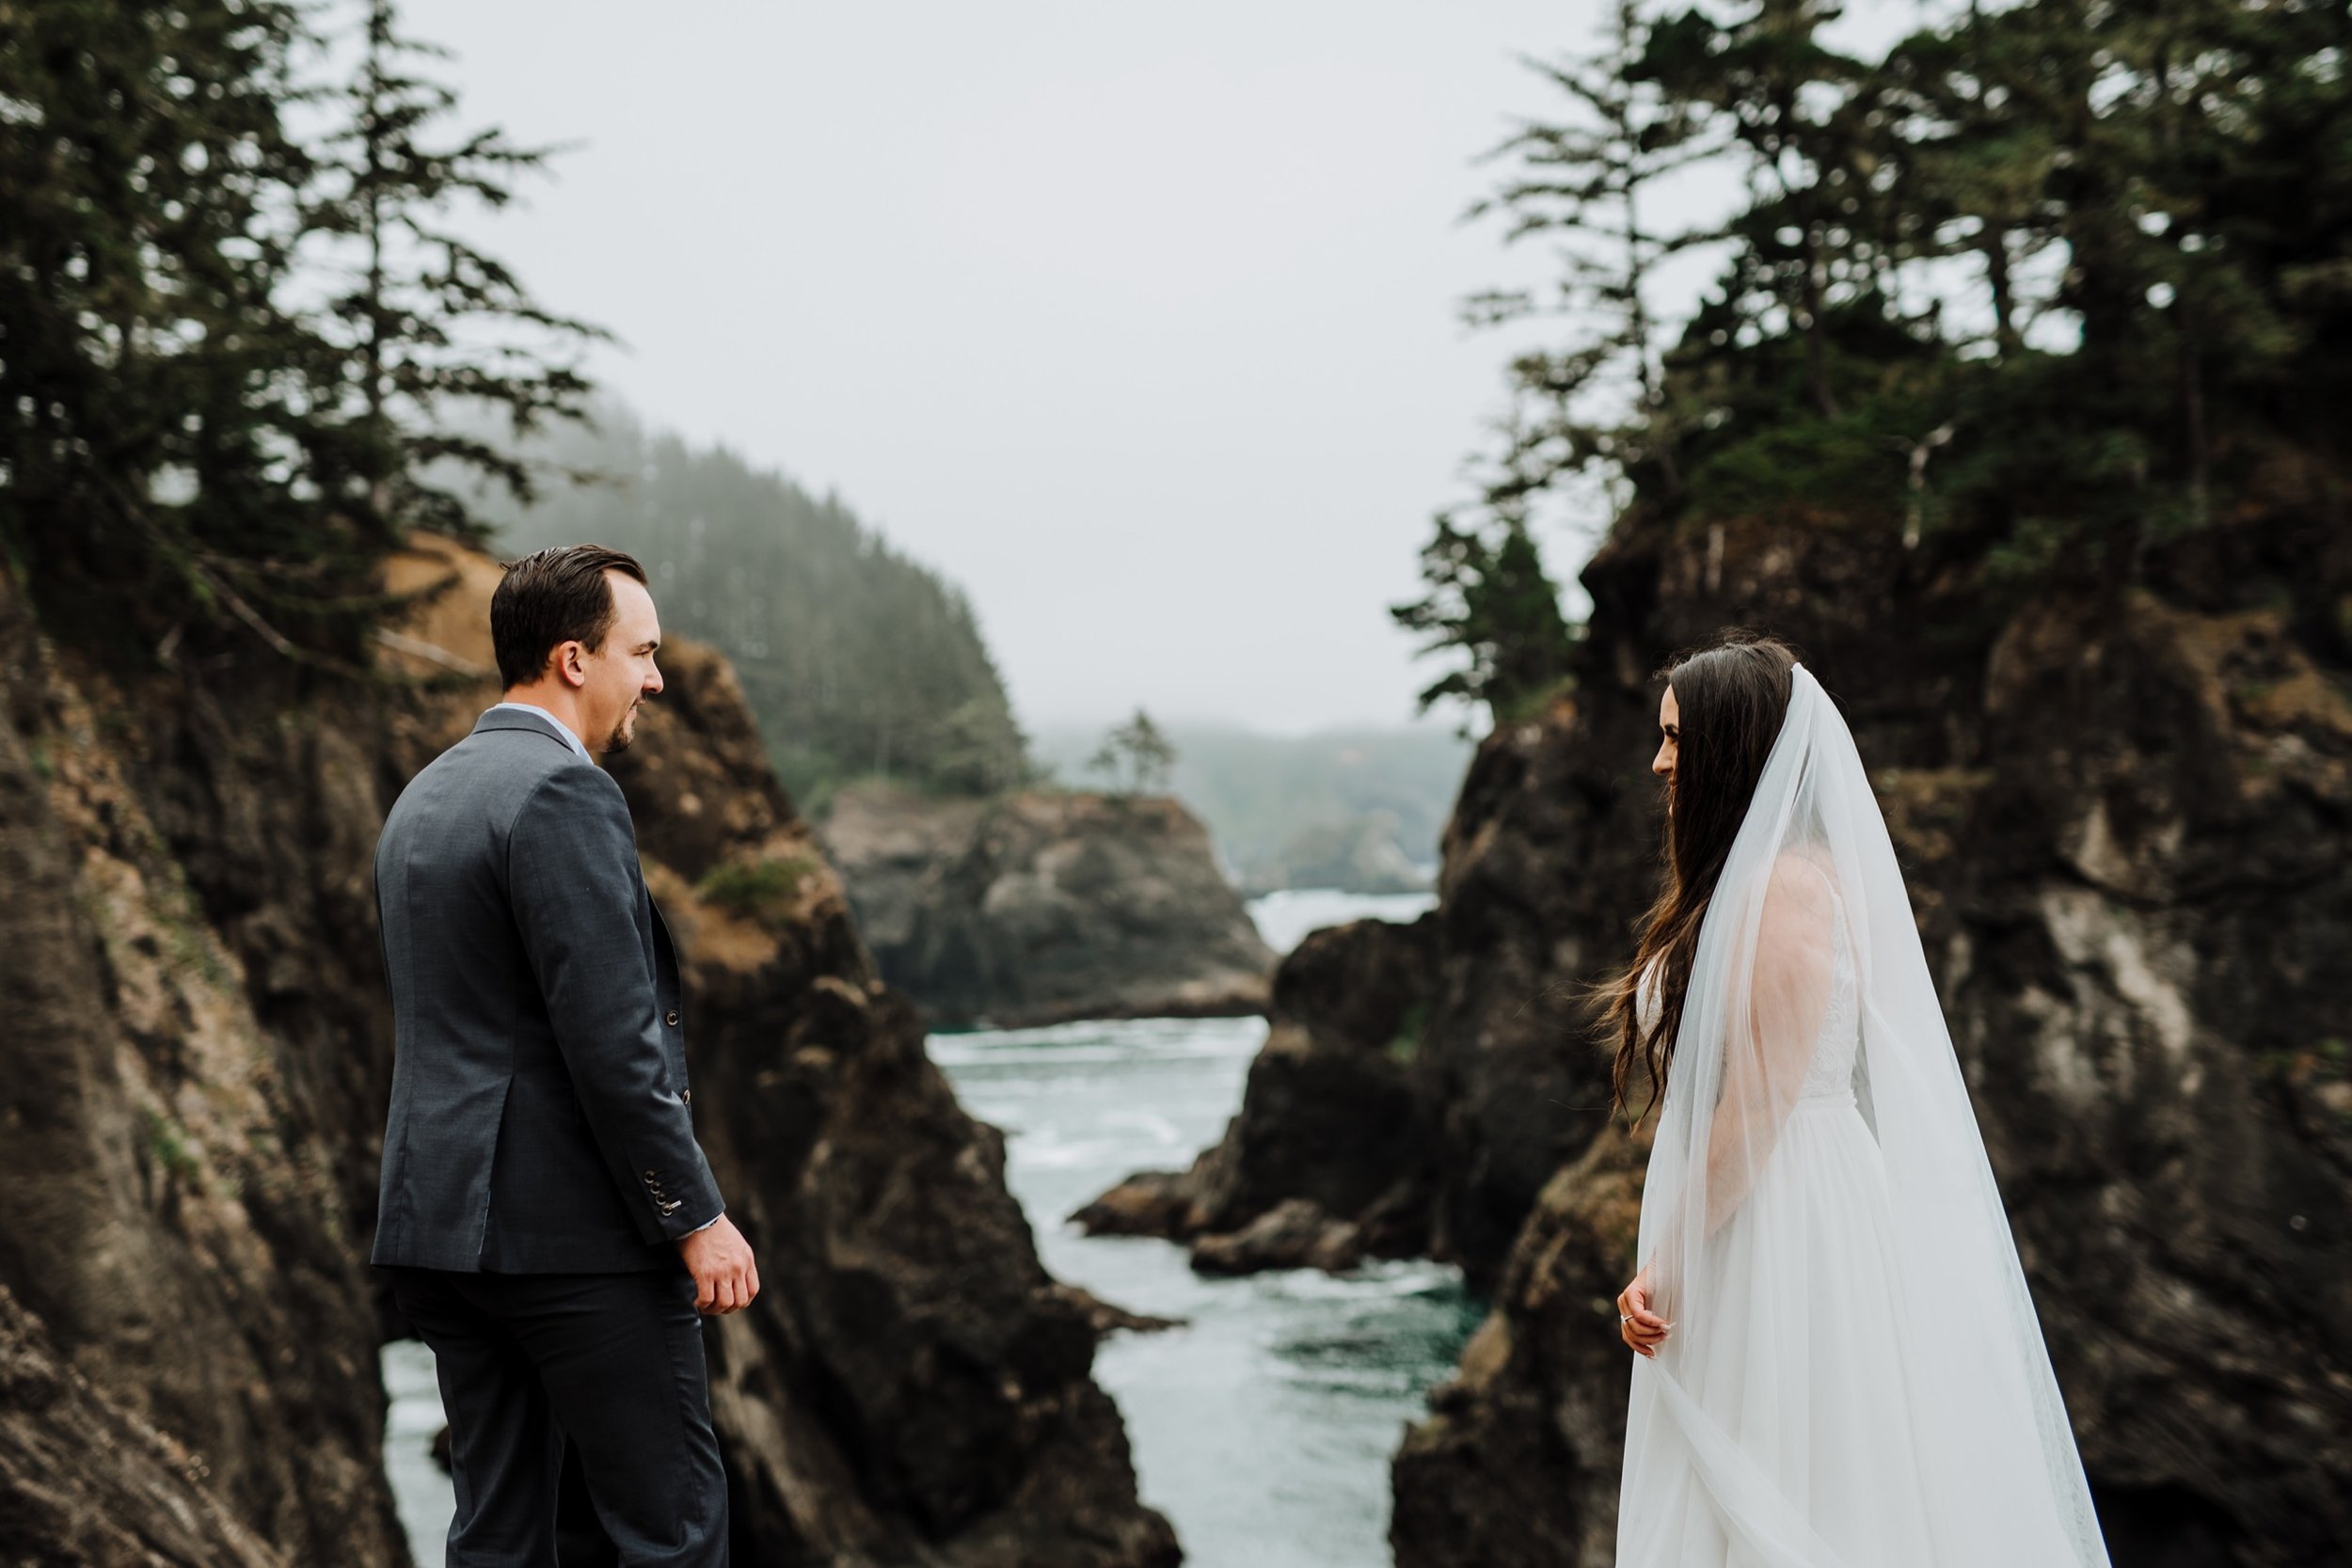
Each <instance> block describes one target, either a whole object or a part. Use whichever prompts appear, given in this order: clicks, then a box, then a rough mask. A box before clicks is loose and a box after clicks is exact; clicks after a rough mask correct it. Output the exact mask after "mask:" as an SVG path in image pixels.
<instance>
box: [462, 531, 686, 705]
mask: <svg viewBox="0 0 2352 1568" xmlns="http://www.w3.org/2000/svg"><path fill="white" fill-rule="evenodd" d="M607 572H626V573H628V575H629V576H630V577H633V578H636V579H637V580H638V581H639V582H644V581H645V569H644V567H643V566H641V565H639V564H638V563H637V558H636V557H635V556H633V555H630V554H628V552H627V551H625V550H616V549H612V548H609V547H607V546H603V545H559V546H556V547H555V548H553V549H547V550H541V551H539V552H538V553H537V554H535V555H527V556H524V557H523V558H522V559H521V560H520V561H510V562H507V563H506V576H505V577H504V578H501V580H500V582H499V585H498V591H497V592H496V593H494V594H491V595H490V646H491V647H492V648H494V649H496V650H497V652H498V661H499V679H500V680H501V681H503V682H504V683H505V684H506V685H508V686H510V687H514V686H526V685H529V684H530V683H531V682H532V681H534V680H537V679H538V678H539V673H540V672H541V671H542V670H545V669H546V668H547V667H548V655H549V654H550V653H553V652H554V651H555V647H556V644H558V643H560V642H579V643H580V644H582V645H583V646H585V647H586V648H587V649H588V651H589V652H591V653H594V652H596V650H597V649H598V648H601V647H602V646H604V634H605V633H606V632H608V631H610V630H612V619H613V609H612V584H611V583H610V582H607V581H606V580H605V577H604V574H605V573H607ZM648 586H650V584H648Z"/></svg>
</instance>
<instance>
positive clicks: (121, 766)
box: [0, 582, 407, 1568]
mask: <svg viewBox="0 0 2352 1568" xmlns="http://www.w3.org/2000/svg"><path fill="white" fill-rule="evenodd" d="M145 699H146V694H145V693H142V692H138V691H128V692H126V691H124V690H122V689H118V688H116V687H114V686H112V685H111V684H110V683H109V682H107V681H106V680H105V679H104V678H103V676H101V675H98V674H96V673H92V672H90V671H87V670H86V669H82V668H80V667H78V666H74V665H72V664H70V663H68V662H66V661H63V660H61V659H60V658H58V657H56V655H55V654H53V653H52V652H51V651H50V650H49V649H48V648H46V647H45V646H44V644H43V643H42V641H41V640H40V638H39V637H38V636H37V635H36V633H35V630H34V628H33V626H32V624H31V621H30V618H29V616H28V615H27V614H26V613H25V611H24V607H23V604H22V601H21V600H20V599H19V598H18V597H17V596H16V594H15V593H14V591H13V589H12V588H10V587H8V585H7V584H6V583H5V582H0V712H4V713H5V721H4V722H0V879H5V885H6V887H7V889H8V895H7V896H6V897H5V898H0V1011H5V1014H6V1016H7V1017H8V1021H9V1022H8V1030H7V1033H6V1036H5V1040H4V1041H0V1180H5V1181H6V1184H7V1187H8V1191H9V1194H10V1198H9V1201H8V1204H7V1205H6V1206H5V1207H0V1288H5V1291H6V1292H11V1293H12V1296H13V1300H12V1303H11V1305H10V1306H9V1307H8V1314H9V1315H8V1323H7V1324H6V1326H5V1330H4V1331H0V1332H4V1335H5V1338H7V1339H8V1345H9V1350H8V1354H9V1355H10V1356H12V1357H13V1356H21V1357H24V1358H26V1359H25V1362H24V1364H27V1365H39V1366H41V1367H47V1368H49V1369H50V1370H49V1371H45V1372H41V1373H40V1375H39V1377H38V1378H37V1379H36V1380H35V1382H33V1383H27V1384H24V1389H26V1390H34V1391H38V1390H40V1389H47V1390H48V1392H47V1393H44V1394H42V1396H41V1397H42V1399H43V1400H44V1401H46V1402H44V1403H41V1404H40V1405H38V1406H37V1407H36V1406H34V1405H26V1404H21V1403H20V1402H18V1401H17V1400H16V1399H13V1398H8V1399H0V1411H8V1412H11V1414H9V1415H8V1417H7V1418H8V1420H10V1421H11V1422H12V1423H15V1431H16V1436H15V1439H14V1441H15V1442H16V1443H17V1444H19V1445H20V1446H19V1448H18V1449H17V1451H18V1453H19V1454H20V1455H21V1456H40V1455H45V1456H46V1458H35V1457H24V1465H25V1466H27V1467H25V1468H14V1469H12V1468H11V1466H10V1465H9V1464H8V1463H7V1462H5V1461H0V1559H5V1560H8V1561H41V1562H48V1561H53V1560H54V1561H59V1562H80V1561H89V1562H94V1563H95V1562H113V1561H139V1562H146V1561H150V1560H155V1561H212V1560H218V1561H222V1562H245V1561H247V1560H262V1557H263V1556H264V1555H265V1554H264V1553H263V1549H262V1546H261V1545H260V1543H262V1542H267V1543H269V1544H271V1545H273V1546H275V1547H276V1548H277V1549H278V1551H280V1552H282V1553H283V1554H284V1555H285V1556H286V1558H287V1559H288V1560H293V1561H301V1562H314V1561H315V1562H324V1561H334V1562H346V1563H352V1564H358V1565H363V1568H392V1565H395V1564H400V1563H405V1561H406V1560H407V1549H406V1546H405V1544H404V1543H403V1542H402V1540H401V1536H400V1531H399V1527H398V1524H397V1522H396V1520H395V1519H394V1517H393V1513H392V1510H391V1506H390V1499H389V1495H388V1493H387V1492H386V1490H385V1487H384V1483H383V1479H382V1466H381V1462H380V1455H379V1452H378V1434H379V1433H380V1432H381V1431H382V1425H383V1410H384V1396H383V1390H382V1387H381V1386H380V1385H379V1383H378V1381H377V1376H376V1370H375V1369H376V1362H375V1355H376V1345H377V1333H376V1321H375V1314H374V1312H373V1308H372V1307H371V1306H370V1298H369V1290H368V1284H367V1281H366V1279H365V1277H364V1275H363V1272H362V1269H361V1266H360V1252H359V1250H358V1227H357V1216H356V1215H355V1213H354V1211H353V1208H352V1204H351V1201H350V1194H351V1193H352V1192H353V1191H354V1190H355V1188H356V1183H354V1182H350V1181H348V1180H346V1179H347V1178H349V1177H351V1176H352V1175H353V1174H354V1173H355V1172H356V1171H357V1170H358V1168H359V1167H360V1166H362V1165H364V1164H366V1163H367V1161H368V1155H367V1154H366V1152H365V1151H366V1150H367V1149H368V1148H370V1147H371V1136H372V1135H371V1134H370V1133H368V1132H364V1131H362V1130H361V1129H360V1128H359V1127H358V1126H357V1125H355V1123H356V1122H357V1119H358V1115H359V1112H358V1109H357V1107H358V1105H359V1104H360V1103H361V1102H362V1101H363V1100H364V1093H365V1091H364V1088H363V1087H362V1085H365V1084H366V1083H367V1082H368V1081H369V1079H370V1077H371V1075H372V1073H373V1070H374V1063H373V1059H372V1053H374V1052H377V1051H382V1052H384V1053H386V1056H385V1060H387V1061H389V1028H388V1027H387V1028H376V1027H372V1026H371V1025H370V1024H369V1023H367V1022H355V1024H354V1027H353V1028H352V1029H351V1031H350V1033H348V1034H344V1035H341V1036H340V1037H336V1038H335V1039H334V1042H333V1049H332V1050H331V1051H329V1050H326V1049H322V1048H319V1047H318V1045H317V1042H316V1040H315V1038H314V1037H313V1036H312V1034H311V1031H312V1030H313V1029H314V1028H322V1027H323V1026H324V1022H325V1021H326V1019H328V1018H330V1017H332V1016H334V1015H335V1013H336V1011H337V1010H338V1008H337V1006H336V1005H335V1004H332V1003H326V1004H324V1005H322V1004H321V1003H320V1002H319V1000H318V999H320V998H323V997H326V996H329V995H330V994H331V993H334V992H336V991H337V990H339V989H340V990H342V991H344V992H347V993H350V992H356V993H358V994H361V995H364V994H366V992H365V991H364V990H360V988H361V986H362V984H363V983H366V984H373V986H375V987H376V988H377V989H378V990H380V988H381V980H380V978H377V979H373V980H372V981H363V976H364V975H365V974H366V971H367V968H368V966H369V965H370V962H371V960H370V958H369V957H368V955H369V954H370V953H371V952H372V950H373V934H372V933H373V927H372V926H358V927H351V926H347V925H343V924H341V923H340V922H339V921H338V920H337V919H336V918H335V916H336V915H337V914H338V913H340V912H342V911H343V908H344V906H343V902H342V898H341V894H342V891H343V889H344V887H345V885H346V884H347V875H346V872H347V868H344V867H339V866H336V865H335V864H333V863H332V857H333V855H334V852H335V847H336V843H337V840H336V836H335V831H334V830H333V829H332V828H323V827H321V826H320V825H318V824H317V822H316V820H315V819H314V818H312V817H311V815H310V814H311V812H312V809H313V808H314V807H316V806H317V805H318V804H319V802H320V800H321V798H322V797H321V789H322V784H323V781H325V780H327V779H335V780H338V781H340V782H342V783H343V784H352V783H354V781H353V780H352V779H351V778H350V776H349V775H348V774H346V773H345V772H344V770H343V768H342V763H343V762H344V761H346V760H348V753H347V752H345V751H344V750H343V749H342V747H341V746H340V745H339V744H338V743H337V742H336V741H335V739H333V738H332V737H326V736H321V735H319V734H318V733H316V732H315V731H310V730H306V729H304V728H300V727H295V726H287V727H282V728H281V727H280V726H278V725H275V724H272V725H268V726H266V727H262V728H260V729H258V730H253V731H245V732H239V731H236V730H234V729H232V728H230V727H229V726H226V725H224V724H222V723H221V722H220V721H221V719H222V714H223V710H222V709H221V708H220V707H218V706H217V705H198V704H193V703H183V704H178V705H171V706H168V707H167V706H164V705H155V704H151V703H150V702H148V701H147V700H145ZM370 798H371V797H370V795H369V793H368V791H367V789H366V787H365V775H364V770H362V771H361V773H360V774H359V776H358V779H357V781H356V787H355V788H354V790H353V793H352V798H351V800H350V802H349V804H348V805H346V806H343V807H341V808H340V809H344V810H348V811H351V812H354V813H358V812H364V811H365V810H366V809H368V802H369V800H370ZM230 802H235V803H234V804H230ZM246 809H250V810H252V811H254V812H255V813H256V816H252V817H247V818H244V819H243V820H238V819H237V817H236V813H237V812H239V811H240V810H246ZM207 812H209V813H211V814H212V819H213V820H215V821H217V822H222V823H224V824H225V827H226V831H225V832H223V834H222V837H221V838H220V839H218V840H214V841H210V842H209V843H208V845H207V852H205V853H202V854H196V855H191V854H188V853H186V852H184V851H183V843H184V842H185V841H184V840H183V838H182V837H181V833H182V832H183V830H184V829H185V828H186V826H187V825H188V824H189V823H191V822H192V821H195V820H197V819H199V816H200V815H202V814H205V813H207ZM273 815H275V816H277V820H276V822H275V824H274V831H273V825H272V824H271V822H270V820H269V819H270V817H271V816H273ZM345 842H349V843H356V842H358V835H354V836H351V837H349V838H347V839H346V840H345ZM312 852H315V853H316V854H318V855H320V856H321V857H323V858H324V859H325V860H326V863H310V864H306V863H304V858H305V856H306V854H307V853H312ZM248 856H249V857H253V858H252V859H251V860H248V859H247V857H248ZM273 856H274V858H275V859H276V860H277V862H278V865H279V866H280V867H281V868H282V869H283V870H285V871H286V872H287V873H288V875H286V876H284V877H283V878H282V879H280V880H278V882H277V883H276V885H275V886H274V887H272V888H271V891H270V895H269V897H268V898H267V899H264V898H262V897H261V896H259V895H258V893H259V890H260V889H261V888H262V887H263V886H267V885H269V884H270V879H269V878H268V877H267V876H266V875H265V874H264V871H263V868H262V863H266V862H267V861H268V860H269V859H270V858H272V857H273ZM345 933H353V934H356V936H357V939H358V940H357V941H348V940H346V938H345ZM355 1059H356V1060H355ZM378 1126H379V1127H380V1117H378ZM371 1201H372V1200H371ZM28 1375H29V1374H28ZM91 1388H95V1389H96V1390H99V1391H100V1392H99V1393H98V1394H96V1395H93V1394H91V1393H90V1392H89V1390H90V1389H91ZM27 1397H29V1396H27ZM94 1400H95V1401H96V1402H95V1403H94V1402H93V1401H94ZM100 1404H103V1405H104V1406H105V1407H106V1408H108V1409H112V1410H115V1411H117V1412H119V1416H117V1417H109V1416H106V1415H104V1414H103V1412H102V1411H101V1410H100V1409H99V1405H100ZM110 1422H111V1423H112V1425H109V1423H110ZM125 1422H128V1423H131V1424H133V1425H136V1426H138V1427H140V1428H141V1429H142V1430H144V1429H148V1428H151V1429H153V1431H155V1432H157V1433H162V1434H164V1435H163V1437H162V1438H161V1439H160V1441H162V1442H163V1443H164V1444H165V1445H166V1446H167V1448H170V1449H172V1450H173V1452H175V1453H176V1454H177V1455H178V1457H177V1458H176V1459H174V1460H172V1461H171V1462H170V1464H169V1465H159V1464H158V1462H157V1461H156V1460H155V1459H154V1457H153V1453H154V1451H155V1450H153V1449H151V1447H148V1448H133V1447H120V1448H119V1449H118V1448H115V1447H110V1446H109V1445H107V1444H106V1443H103V1442H101V1441H100V1436H101V1434H103V1433H107V1432H111V1431H115V1430H118V1429H120V1428H122V1426H123V1423H125ZM126 1441H127V1440H126ZM167 1471H168V1475H167ZM199 1496H200V1497H202V1498H204V1499H208V1500H207V1501H205V1502H204V1503H203V1504H202V1506H200V1507H199V1506H198V1505H197V1504H195V1503H192V1502H190V1501H189V1500H188V1499H189V1498H190V1497H199ZM85 1505H87V1506H90V1507H98V1506H102V1505H103V1508H104V1509H105V1510H106V1511H107V1512H108V1513H109V1515H110V1516H109V1517H107V1518H103V1519H99V1518H88V1517H80V1515H79V1514H78V1513H77V1511H78V1510H80V1509H82V1508H83V1507H84V1506H85ZM77 1517H79V1518H80V1522H79V1523H74V1524H72V1528H65V1527H64V1526H63V1525H60V1524H59V1523H58V1522H59V1521H60V1520H65V1521H68V1522H69V1523H71V1521H72V1520H73V1519H74V1518H77ZM226 1521H233V1522H234V1524H233V1526H231V1525H230V1524H229V1523H227V1522H226ZM61 1528H62V1529H64V1531H65V1532H64V1533H62V1534H60V1533H58V1530H59V1529H61ZM20 1540H22V1541H24V1542H25V1543H27V1544H23V1545H19V1544H18V1543H19V1541H20ZM142 1543H145V1545H142ZM52 1545H54V1547H55V1550H56V1552H57V1553H59V1554H62V1555H59V1556H56V1557H54V1558H53V1557H51V1556H47V1555H43V1554H44V1553H45V1552H46V1551H47V1550H49V1549H50V1547H51V1546H52ZM150 1546H151V1548H152V1550H153V1551H154V1552H155V1553H156V1554H158V1555H157V1556H156V1557H154V1558H152V1559H150V1558H147V1557H142V1556H139V1555H137V1553H138V1552H140V1551H142V1550H146V1549H149V1547H150Z"/></svg>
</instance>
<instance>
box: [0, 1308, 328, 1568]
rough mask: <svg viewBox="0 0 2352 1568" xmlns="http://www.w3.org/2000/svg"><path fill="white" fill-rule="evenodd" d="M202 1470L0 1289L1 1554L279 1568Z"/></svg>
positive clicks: (97, 1567)
mask: <svg viewBox="0 0 2352 1568" xmlns="http://www.w3.org/2000/svg"><path fill="white" fill-rule="evenodd" d="M204 1474H205V1466H204V1463H203V1461H202V1460H201V1459H200V1458H199V1457H198V1456H197V1455H195V1454H193V1453H190V1452H189V1451H188V1449H186V1448H184V1447H183V1446H182V1445H181V1444H179V1443H177V1442H175V1441H173V1440H172V1439H171V1438H170V1437H168V1436H167V1435H166V1434H165V1433H161V1432H158V1431H157V1430H156V1429H155V1428H153V1427H152V1426H150V1425H149V1424H148V1423H147V1422H146V1421H144V1420H141V1419H140V1418H138V1417H136V1416H135V1415H133V1414H131V1413H130V1412H129V1411H127V1410H125V1409H123V1408H122V1407H121V1406H119V1405H118V1404H117V1403H116V1402H113V1401H111V1400H109V1399H107V1398H106V1397H105V1396H104V1395H103V1394H102V1393H100V1392H99V1391H98V1390H97V1389H96V1388H94V1387H92V1386H90V1383H89V1380H88V1379H87V1378H86V1377H84V1376H83V1375H82V1374H81V1373H80V1372H78V1371H76V1370H74V1369H73V1366H72V1363H71V1362H69V1361H67V1360H66V1359H65V1358H64V1357H63V1356H62V1355H60V1354H58V1351H57V1348H56V1345H55V1344H54V1343H52V1342H51V1340H50V1338H49V1335H48V1333H47V1332H46V1330H44V1329H43V1327H42V1326H41V1323H40V1319H38V1318H36V1317H34V1316H33V1315H32V1314H31V1313H30V1312H27V1311H26V1310H25V1309H24V1307H23V1306H22V1305H21V1304H20V1303H19V1302H18V1301H17V1299H16V1297H15V1296H14V1295H12V1294H11V1293H10V1292H9V1291H8V1288H7V1287H5V1286H0V1561H6V1562H10V1563H24V1564H28V1565H29V1564H39V1565H40V1568H285V1564H286V1560H285V1559H284V1558H281V1557H279V1556H278V1554H277V1553H276V1552H274V1551H272V1550H270V1548H269V1547H268V1546H267V1545H265V1544H262V1541H261V1540H260V1539H259V1538H258V1537H256V1536H255V1535H254V1534H253V1533H252V1532H251V1531H250V1530H248V1529H246V1528H245V1527H244V1526H243V1525H241V1524H239V1523H238V1522H237V1521H236V1520H235V1519H234V1518H233V1517H231V1516H230V1514H229V1513H228V1512H227V1511H226V1510H225V1509H223V1508H222V1507H221V1506H220V1504H219V1502H218V1501H216V1500H215V1497H213V1495H212V1493H211V1492H210V1491H209V1490H208V1489H207V1488H206V1487H205V1486H204V1485H203V1484H202V1481H203V1477H204Z"/></svg>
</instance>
